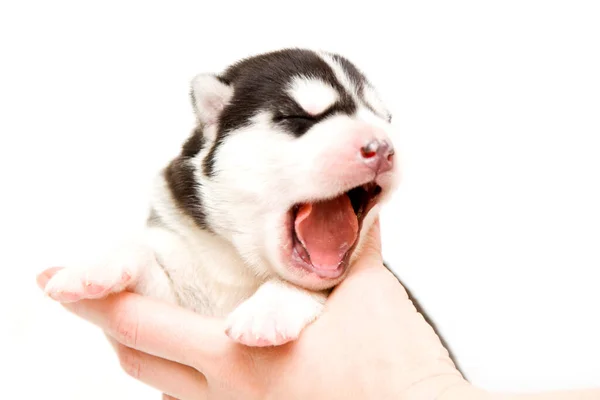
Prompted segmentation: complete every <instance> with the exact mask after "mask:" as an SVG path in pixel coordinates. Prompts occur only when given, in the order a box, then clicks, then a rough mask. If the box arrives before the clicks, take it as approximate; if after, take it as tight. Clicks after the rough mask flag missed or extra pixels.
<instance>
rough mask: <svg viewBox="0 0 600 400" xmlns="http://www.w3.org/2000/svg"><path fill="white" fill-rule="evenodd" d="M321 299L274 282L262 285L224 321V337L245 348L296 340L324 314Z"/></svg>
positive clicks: (322, 300) (313, 294) (322, 298)
mask: <svg viewBox="0 0 600 400" xmlns="http://www.w3.org/2000/svg"><path fill="white" fill-rule="evenodd" d="M324 300H325V299H324V297H323V296H321V295H318V294H315V293H310V292H308V291H305V290H302V289H299V288H297V287H294V286H291V285H288V284H285V283H281V282H275V281H269V282H267V283H265V284H263V285H262V286H261V287H260V288H259V289H258V290H257V291H256V293H255V294H254V295H253V296H252V297H250V298H249V299H247V300H246V301H244V302H243V303H242V304H240V305H239V306H238V307H237V308H236V309H235V310H233V312H232V313H231V314H229V316H228V318H227V329H226V333H227V335H228V336H229V337H230V338H231V339H233V340H234V341H236V342H238V343H241V344H244V345H246V346H257V347H262V346H279V345H282V344H284V343H287V342H290V341H292V340H296V339H297V338H298V336H299V335H300V332H301V331H302V329H304V327H305V326H306V325H308V324H310V323H311V322H312V321H313V320H315V319H316V318H317V317H318V316H319V315H320V314H321V312H322V311H323V304H324Z"/></svg>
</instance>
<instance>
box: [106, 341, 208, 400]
mask: <svg viewBox="0 0 600 400" xmlns="http://www.w3.org/2000/svg"><path fill="white" fill-rule="evenodd" d="M109 342H110V343H111V345H112V346H113V348H114V349H115V352H116V353H117V356H118V358H119V362H120V364H121V368H123V370H124V371H125V372H126V373H127V374H128V375H130V376H132V377H133V378H135V379H137V380H138V381H140V382H143V383H145V384H147V385H149V386H152V387H153V388H155V389H157V390H160V391H161V392H163V393H165V394H168V395H169V396H175V397H176V398H178V399H205V398H206V397H207V384H206V378H205V377H204V375H202V374H201V373H200V372H198V371H197V370H196V369H194V368H192V367H188V366H186V365H183V364H179V363H176V362H173V361H169V360H165V359H163V358H159V357H155V356H153V355H150V354H146V353H143V352H141V351H138V350H135V349H131V348H129V347H126V346H124V345H122V344H121V343H119V342H117V341H116V340H115V339H113V338H111V337H109ZM171 398H173V397H171Z"/></svg>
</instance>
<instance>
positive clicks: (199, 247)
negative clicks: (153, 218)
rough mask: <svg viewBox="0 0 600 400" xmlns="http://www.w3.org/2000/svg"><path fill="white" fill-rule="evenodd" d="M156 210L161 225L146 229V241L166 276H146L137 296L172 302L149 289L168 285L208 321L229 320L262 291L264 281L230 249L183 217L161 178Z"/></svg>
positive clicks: (154, 206)
mask: <svg viewBox="0 0 600 400" xmlns="http://www.w3.org/2000/svg"><path fill="white" fill-rule="evenodd" d="M153 208H154V211H155V212H156V213H157V214H158V215H159V216H160V218H161V222H160V224H158V225H157V226H152V225H151V226H150V227H149V228H148V229H147V231H146V232H145V238H144V241H145V243H146V244H147V245H148V246H149V247H150V248H151V249H152V251H153V252H154V254H155V257H156V261H157V266H158V267H159V268H158V269H161V270H163V273H162V277H160V276H157V275H160V274H157V273H156V272H154V271H152V270H151V269H150V270H148V271H146V272H144V273H145V274H148V275H152V276H148V279H143V277H141V278H142V279H140V283H139V285H138V286H137V288H136V290H137V291H139V292H141V293H143V294H145V295H149V296H153V297H158V298H163V299H165V298H167V299H168V298H169V297H171V296H170V295H169V296H167V297H165V296H164V294H163V293H161V291H162V290H163V289H158V290H157V286H156V285H153V284H150V282H151V281H154V280H155V279H157V278H159V279H161V280H163V281H164V280H167V281H168V282H167V283H168V286H169V287H170V288H171V290H172V295H173V296H174V300H175V301H177V302H178V303H179V304H180V305H181V306H183V307H186V308H189V309H192V310H194V311H196V312H198V313H200V314H203V315H210V316H224V315H226V314H228V313H229V312H231V311H232V310H233V309H234V308H235V307H236V306H237V305H238V304H239V303H240V302H242V301H243V300H245V299H246V298H248V297H250V296H251V295H252V294H253V293H254V292H255V291H256V289H257V288H258V287H259V286H260V284H261V283H262V281H261V280H259V279H258V278H257V277H255V276H253V275H252V273H251V272H250V270H249V268H248V267H247V266H246V265H244V262H243V261H242V259H241V258H240V257H239V255H238V253H237V252H236V251H235V249H234V248H233V247H232V245H231V244H229V243H228V242H226V241H225V240H224V239H223V238H221V237H218V236H216V235H213V234H211V233H209V232H207V231H204V230H201V229H198V228H197V227H196V226H195V225H194V223H193V222H192V221H189V220H188V218H187V217H186V216H183V215H182V214H181V213H180V211H179V210H178V209H177V208H176V206H175V205H174V204H173V203H172V199H171V198H170V195H169V193H168V192H167V191H166V190H165V187H164V181H163V179H162V178H159V180H158V181H157V187H156V191H155V196H154V202H153ZM145 282H148V284H145ZM159 287H160V288H162V287H164V285H160V286H159Z"/></svg>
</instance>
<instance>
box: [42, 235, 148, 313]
mask: <svg viewBox="0 0 600 400" xmlns="http://www.w3.org/2000/svg"><path fill="white" fill-rule="evenodd" d="M151 257H153V253H152V252H151V250H149V249H147V248H144V247H141V246H136V247H127V248H122V249H120V250H119V251H118V252H117V253H116V254H115V255H114V256H112V257H111V258H110V259H109V261H108V262H105V263H101V264H98V265H96V266H93V267H90V268H64V269H61V270H59V271H58V272H57V273H56V274H54V276H53V277H52V278H50V280H49V281H48V283H47V284H46V287H45V288H44V291H45V292H46V294H47V295H48V296H50V297H51V298H52V299H54V300H56V301H60V302H62V303H69V302H74V301H79V300H82V299H99V298H102V297H105V296H107V295H109V294H111V293H117V292H121V291H123V290H125V289H126V288H127V287H128V286H130V285H132V284H133V283H134V281H135V279H136V278H137V276H138V272H139V270H140V269H141V268H142V267H143V266H144V265H146V264H147V263H148V262H149V261H150V260H151Z"/></svg>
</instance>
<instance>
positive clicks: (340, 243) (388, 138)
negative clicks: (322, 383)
mask: <svg viewBox="0 0 600 400" xmlns="http://www.w3.org/2000/svg"><path fill="white" fill-rule="evenodd" d="M191 100H192V104H193V108H194V111H195V114H196V117H197V118H196V120H197V124H196V127H195V129H193V131H192V133H191V136H190V137H189V138H188V139H187V141H186V142H185V144H183V146H182V149H181V153H180V154H179V155H178V156H177V157H176V158H175V159H174V160H172V161H171V162H170V163H169V164H168V165H167V166H166V167H165V168H164V169H163V170H162V171H161V173H160V174H159V175H158V176H157V179H156V185H155V189H154V191H153V196H152V202H151V210H150V215H149V218H148V223H147V226H146V227H145V229H144V230H143V234H142V235H140V237H139V238H137V239H136V240H135V241H134V242H133V243H131V244H127V245H126V246H124V247H123V251H121V252H119V253H118V254H116V255H115V256H114V257H112V258H111V261H110V262H108V263H103V264H98V266H88V267H84V268H65V269H62V270H60V271H59V272H58V273H57V274H56V275H55V276H54V277H53V278H52V279H51V280H50V281H49V282H48V284H47V286H46V293H47V294H48V295H49V296H50V297H52V298H53V299H55V300H57V301H60V302H70V301H77V300H79V299H84V298H101V297H104V296H106V295H108V294H110V293H115V292H119V291H123V290H130V291H135V292H138V293H141V294H144V295H148V296H152V297H155V298H159V299H162V300H165V301H169V302H173V303H176V304H179V305H181V306H183V307H187V308H189V309H192V310H194V311H196V312H198V313H200V314H203V315H207V316H226V317H227V324H226V332H227V334H228V335H229V336H230V337H231V338H232V339H233V340H235V341H237V342H239V343H242V344H245V345H247V346H273V345H281V344H283V343H286V342H288V341H291V340H294V339H296V338H297V337H298V335H299V334H300V332H301V331H302V329H303V328H304V327H305V326H306V325H307V324H309V323H310V322H311V321H313V320H314V319H315V318H317V317H318V316H319V314H320V313H321V311H322V310H323V307H324V302H325V300H326V297H327V293H328V291H329V289H331V288H332V287H334V286H335V285H336V284H338V283H339V282H340V281H341V280H342V279H344V277H345V276H346V274H347V272H348V269H349V268H350V267H351V265H352V262H353V261H354V260H355V259H356V257H357V255H358V254H359V252H360V249H361V245H362V243H363V240H364V236H365V233H366V231H367V230H368V229H369V228H370V226H371V225H372V223H373V221H374V219H375V218H376V215H377V213H378V212H379V208H380V207H381V205H382V203H383V202H385V201H386V200H387V199H388V198H389V196H390V194H391V193H392V192H393V191H394V189H395V187H396V186H397V182H398V177H399V173H398V165H397V164H398V162H397V160H396V157H397V156H396V155H395V154H394V144H393V136H394V133H393V129H392V125H391V124H390V121H391V115H390V113H389V112H388V110H387V109H386V108H385V106H384V105H383V103H382V102H381V100H380V99H379V97H378V95H377V93H376V90H375V89H374V87H373V86H372V84H371V83H370V82H369V81H368V80H367V78H366V77H365V75H364V74H363V73H362V72H361V71H360V70H359V69H358V68H357V67H356V66H355V65H354V64H352V63H351V62H350V61H349V60H347V59H346V58H344V57H342V56H340V55H337V54H332V53H326V52H315V51H311V50H305V49H284V50H279V51H274V52H269V53H265V54H260V55H256V56H253V57H249V58H246V59H243V60H241V61H238V62H237V63H235V64H233V65H231V66H230V67H228V68H227V69H225V70H224V71H223V72H222V73H220V74H209V73H203V74H199V75H197V76H196V77H195V78H194V79H193V80H192V82H191Z"/></svg>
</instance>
